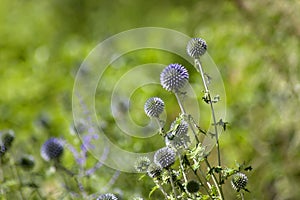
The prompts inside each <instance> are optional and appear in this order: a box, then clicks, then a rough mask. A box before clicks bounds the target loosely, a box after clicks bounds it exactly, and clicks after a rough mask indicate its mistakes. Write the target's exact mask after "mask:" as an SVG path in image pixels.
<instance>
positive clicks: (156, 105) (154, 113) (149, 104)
mask: <svg viewBox="0 0 300 200" xmlns="http://www.w3.org/2000/svg"><path fill="white" fill-rule="evenodd" d="M164 108H165V104H164V102H163V100H161V99H160V98H158V97H151V98H149V99H148V100H147V101H146V103H145V105H144V111H145V113H146V115H147V116H148V117H159V115H160V114H161V113H162V112H163V111H164Z"/></svg>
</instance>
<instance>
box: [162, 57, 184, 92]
mask: <svg viewBox="0 0 300 200" xmlns="http://www.w3.org/2000/svg"><path fill="white" fill-rule="evenodd" d="M188 80H189V73H188V71H187V70H186V69H185V67H184V66H182V65H180V64H177V63H176V64H170V65H169V66H167V67H166V68H165V69H164V70H163V71H162V72H161V74H160V83H161V85H162V87H163V88H164V89H166V90H167V91H170V92H174V93H177V92H178V91H179V90H180V89H181V88H183V87H184V86H185V85H186V83H187V82H188Z"/></svg>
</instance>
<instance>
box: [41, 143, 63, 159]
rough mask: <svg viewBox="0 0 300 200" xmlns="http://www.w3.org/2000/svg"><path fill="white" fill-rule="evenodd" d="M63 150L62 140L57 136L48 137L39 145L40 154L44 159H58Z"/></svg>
mask: <svg viewBox="0 0 300 200" xmlns="http://www.w3.org/2000/svg"><path fill="white" fill-rule="evenodd" d="M63 152H64V146H63V141H62V140H60V139H58V138H50V139H48V140H47V141H46V142H45V143H44V144H43V145H42V147H41V156H42V158H43V159H44V160H46V161H50V160H59V158H60V157H61V156H62V154H63Z"/></svg>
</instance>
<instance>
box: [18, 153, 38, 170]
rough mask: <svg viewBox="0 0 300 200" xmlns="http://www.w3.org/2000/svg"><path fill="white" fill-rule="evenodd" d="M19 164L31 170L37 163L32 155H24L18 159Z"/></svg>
mask: <svg viewBox="0 0 300 200" xmlns="http://www.w3.org/2000/svg"><path fill="white" fill-rule="evenodd" d="M18 165H19V166H20V167H22V168H23V169H24V170H31V169H32V168H33V167H34V165H35V161H34V157H33V156H31V155H24V156H22V157H21V158H20V160H19V161H18Z"/></svg>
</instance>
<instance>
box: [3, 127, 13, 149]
mask: <svg viewBox="0 0 300 200" xmlns="http://www.w3.org/2000/svg"><path fill="white" fill-rule="evenodd" d="M14 139H15V133H14V132H13V131H12V130H8V131H5V132H3V133H2V136H1V140H2V145H3V146H4V147H5V148H6V149H9V148H10V147H11V145H12V142H13V141H14Z"/></svg>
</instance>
